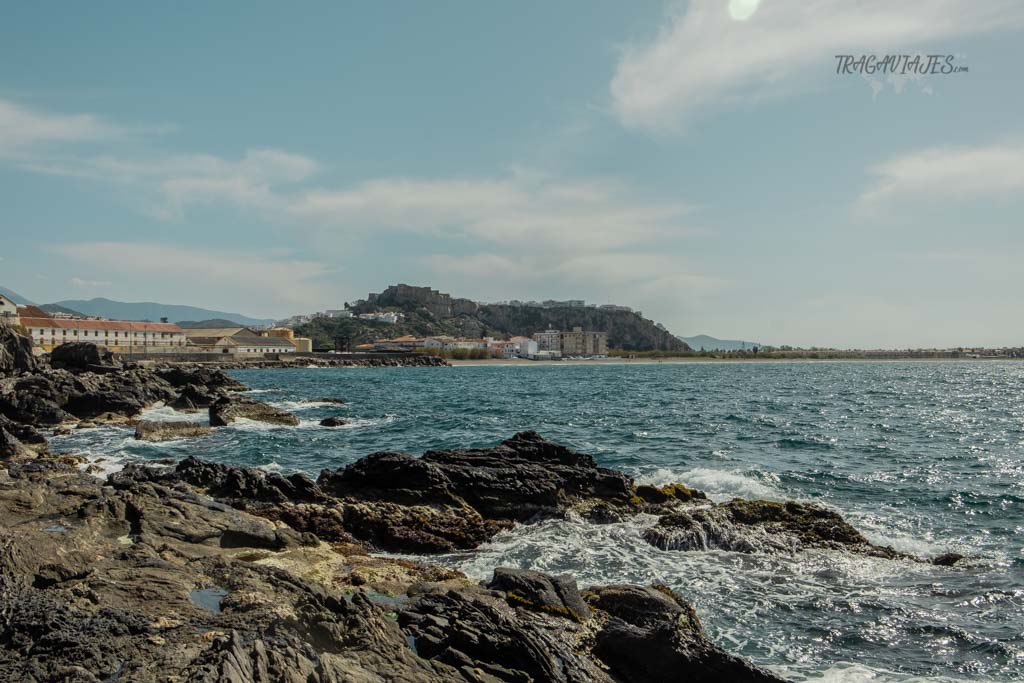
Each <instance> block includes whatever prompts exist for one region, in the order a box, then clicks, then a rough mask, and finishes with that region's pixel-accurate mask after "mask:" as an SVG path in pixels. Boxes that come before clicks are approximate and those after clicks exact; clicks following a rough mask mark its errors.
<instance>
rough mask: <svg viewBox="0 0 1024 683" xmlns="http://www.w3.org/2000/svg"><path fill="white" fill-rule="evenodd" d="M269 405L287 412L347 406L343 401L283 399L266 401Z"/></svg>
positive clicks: (343, 408) (345, 408)
mask: <svg viewBox="0 0 1024 683" xmlns="http://www.w3.org/2000/svg"><path fill="white" fill-rule="evenodd" d="M267 403H269V404H270V405H272V406H274V407H275V408H280V409H281V410H287V411H288V412H289V413H297V412H301V411H303V410H310V409H311V408H335V409H337V410H347V409H348V406H347V405H345V404H343V403H335V402H333V401H305V400H301V399H300V400H285V401H267Z"/></svg>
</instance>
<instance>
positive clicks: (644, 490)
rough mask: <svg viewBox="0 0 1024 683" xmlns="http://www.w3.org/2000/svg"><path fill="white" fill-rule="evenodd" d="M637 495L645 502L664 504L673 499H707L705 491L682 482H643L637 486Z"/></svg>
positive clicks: (684, 500)
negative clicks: (653, 483) (654, 484)
mask: <svg viewBox="0 0 1024 683" xmlns="http://www.w3.org/2000/svg"><path fill="white" fill-rule="evenodd" d="M636 495H637V497H638V498H640V499H641V500H643V501H644V502H645V503H654V504H662V503H667V502H669V501H672V500H678V501H683V502H688V501H691V500H707V496H706V495H705V494H704V492H703V491H698V490H697V489H691V488H690V487H688V486H683V485H682V484H668V485H667V486H660V487H658V486H651V485H649V484H641V485H639V486H637V487H636Z"/></svg>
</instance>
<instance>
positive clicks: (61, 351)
mask: <svg viewBox="0 0 1024 683" xmlns="http://www.w3.org/2000/svg"><path fill="white" fill-rule="evenodd" d="M50 365H52V366H53V367H55V368H63V369H65V370H71V371H72V372H74V371H86V370H93V369H94V368H100V369H101V370H103V369H106V368H110V369H114V370H119V369H120V368H121V364H120V363H117V362H115V360H114V354H113V353H111V352H110V351H109V350H108V349H107V348H106V347H105V346H99V345H97V344H92V343H90V342H68V343H65V344H61V345H60V346H55V347H54V349H53V351H51V352H50Z"/></svg>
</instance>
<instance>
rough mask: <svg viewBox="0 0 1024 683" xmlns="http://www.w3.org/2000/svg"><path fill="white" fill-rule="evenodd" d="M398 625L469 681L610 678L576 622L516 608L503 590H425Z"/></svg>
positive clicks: (548, 682)
mask: <svg viewBox="0 0 1024 683" xmlns="http://www.w3.org/2000/svg"><path fill="white" fill-rule="evenodd" d="M398 624H399V625H400V626H401V627H402V630H403V631H405V633H406V634H407V635H408V636H409V639H410V641H411V643H412V646H413V647H414V648H415V651H416V653H417V654H418V655H419V656H420V657H423V658H425V659H427V660H429V661H431V662H436V663H441V664H444V665H447V666H449V667H452V668H454V669H457V670H458V671H460V672H461V673H462V674H463V675H464V676H465V677H466V680H468V681H488V682H496V681H515V682H522V683H526V682H528V681H545V683H592V682H593V683H598V682H600V683H612V681H613V679H612V678H611V677H610V676H608V675H607V674H606V673H605V672H604V671H602V668H601V666H600V665H599V664H598V663H597V662H595V661H594V660H593V659H592V658H591V657H589V656H588V655H587V653H586V651H585V650H584V648H583V646H582V641H583V637H582V634H581V633H580V631H579V629H578V628H577V627H576V624H574V623H573V622H570V621H567V620H566V619H563V618H560V617H553V616H548V615H544V614H539V613H535V612H532V611H522V610H520V611H518V612H517V611H516V610H515V609H514V608H512V607H510V606H509V605H508V603H507V602H506V601H505V596H504V595H503V594H502V593H496V592H494V591H484V590H482V589H479V588H477V589H472V588H466V589H459V590H449V591H447V592H444V593H427V594H424V595H422V596H420V597H418V598H417V599H416V600H415V601H414V602H413V603H412V604H411V605H410V606H408V607H407V608H405V609H403V610H401V611H400V612H399V613H398Z"/></svg>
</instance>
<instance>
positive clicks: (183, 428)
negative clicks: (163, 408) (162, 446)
mask: <svg viewBox="0 0 1024 683" xmlns="http://www.w3.org/2000/svg"><path fill="white" fill-rule="evenodd" d="M212 431H213V429H212V428H211V427H208V426H206V425H203V424H199V423H197V422H157V421H154V420H142V421H141V422H139V423H138V424H137V425H135V438H136V439H139V440H141V441H167V440H169V439H182V438H189V437H196V436H206V435H207V434H209V433H211V432H212Z"/></svg>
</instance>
